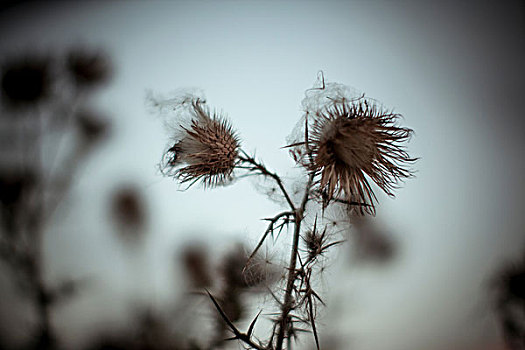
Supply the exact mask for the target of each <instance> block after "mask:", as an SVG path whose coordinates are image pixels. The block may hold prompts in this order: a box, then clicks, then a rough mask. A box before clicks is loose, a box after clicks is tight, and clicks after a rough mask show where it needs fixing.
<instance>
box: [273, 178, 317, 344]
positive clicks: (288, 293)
mask: <svg viewBox="0 0 525 350" xmlns="http://www.w3.org/2000/svg"><path fill="white" fill-rule="evenodd" d="M314 176H315V174H314V173H313V172H311V173H310V175H309V177H308V183H307V184H306V188H305V191H304V196H303V199H302V201H301V206H300V207H299V208H298V209H296V210H295V222H294V224H295V227H294V233H293V243H292V254H291V256H290V264H289V266H288V281H287V283H286V290H285V293H284V302H283V304H282V310H281V317H280V319H279V332H278V334H277V344H276V347H275V350H282V348H283V340H284V338H285V335H286V328H287V327H286V326H287V324H288V316H289V314H290V311H291V310H292V309H293V302H292V291H293V286H294V283H295V279H296V276H297V274H296V270H295V266H296V264H297V256H298V254H299V236H300V235H299V234H300V233H301V222H302V221H303V218H304V211H305V209H306V203H307V202H308V199H309V196H310V188H311V187H312V183H313V180H314Z"/></svg>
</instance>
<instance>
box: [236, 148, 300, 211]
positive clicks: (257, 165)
mask: <svg viewBox="0 0 525 350" xmlns="http://www.w3.org/2000/svg"><path fill="white" fill-rule="evenodd" d="M241 152H242V153H243V156H239V159H240V160H241V162H244V163H248V164H251V165H252V166H251V167H249V170H250V171H259V172H260V173H261V174H262V175H264V176H268V177H271V178H272V179H274V180H275V182H276V183H277V185H278V186H279V188H280V189H281V192H282V193H283V195H284V198H286V201H287V202H288V205H289V206H290V209H292V211H293V212H295V211H296V208H295V205H294V204H293V201H292V199H291V197H290V195H289V194H288V192H287V191H286V189H285V188H284V185H283V182H282V180H281V178H280V177H279V175H277V174H276V173H272V172H271V171H269V170H268V169H267V168H266V167H265V166H264V165H263V164H261V163H259V162H257V160H255V158H253V157H251V156H249V155H248V154H247V153H246V152H245V151H243V150H241Z"/></svg>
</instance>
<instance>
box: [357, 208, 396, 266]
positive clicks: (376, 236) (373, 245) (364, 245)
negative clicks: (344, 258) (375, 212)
mask: <svg viewBox="0 0 525 350" xmlns="http://www.w3.org/2000/svg"><path fill="white" fill-rule="evenodd" d="M351 223H352V229H351V230H350V233H352V234H353V236H354V237H353V238H354V240H355V249H356V254H357V258H358V259H360V260H362V261H364V262H376V263H387V262H391V261H392V260H393V259H394V258H395V257H396V253H397V245H396V241H394V239H393V238H392V237H391V236H389V235H387V234H386V233H385V232H383V231H382V230H380V229H379V228H378V227H377V225H375V224H374V223H373V222H372V220H371V219H370V218H368V217H362V216H358V215H355V214H354V215H352V216H351Z"/></svg>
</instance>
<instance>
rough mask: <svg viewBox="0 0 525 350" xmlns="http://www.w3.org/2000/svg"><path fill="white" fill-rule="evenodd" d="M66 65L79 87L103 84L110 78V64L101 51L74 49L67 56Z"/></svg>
mask: <svg viewBox="0 0 525 350" xmlns="http://www.w3.org/2000/svg"><path fill="white" fill-rule="evenodd" d="M66 65H67V69H68V70H69V72H70V74H71V76H72V77H73V79H74V80H75V82H76V84H77V85H78V86H79V87H88V86H93V85H98V84H101V83H104V82H106V81H107V80H108V79H109V77H110V76H111V70H112V68H111V62H110V60H109V57H108V56H107V55H106V54H104V53H103V52H101V51H92V50H88V49H85V48H77V49H74V50H72V51H71V52H70V53H69V55H68V56H67V61H66Z"/></svg>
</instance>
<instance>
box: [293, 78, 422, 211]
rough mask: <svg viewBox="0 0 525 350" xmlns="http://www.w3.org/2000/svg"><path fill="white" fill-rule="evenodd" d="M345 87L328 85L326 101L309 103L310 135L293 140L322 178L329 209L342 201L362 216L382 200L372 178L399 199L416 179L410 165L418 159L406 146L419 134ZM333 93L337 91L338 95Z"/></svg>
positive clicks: (295, 148)
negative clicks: (405, 184) (404, 185)
mask: <svg viewBox="0 0 525 350" xmlns="http://www.w3.org/2000/svg"><path fill="white" fill-rule="evenodd" d="M345 89H346V87H344V86H342V85H340V84H328V85H327V86H324V87H323V88H322V89H319V90H328V93H327V92H326V91H323V93H322V95H323V97H325V99H323V100H319V97H318V96H316V98H317V99H318V100H316V103H314V104H311V103H310V104H309V103H308V102H310V101H308V100H307V101H306V102H307V103H305V101H303V105H305V107H306V115H305V118H304V119H303V121H302V122H301V123H303V124H304V125H303V126H302V127H301V130H302V133H304V134H303V135H301V136H302V137H301V139H300V142H297V141H295V142H292V143H293V144H292V146H293V148H292V155H293V156H294V158H295V159H296V161H297V162H299V163H300V164H301V165H303V166H305V167H306V168H307V169H308V170H310V171H314V172H316V174H318V175H319V176H320V179H319V180H318V184H319V192H320V194H321V196H322V198H323V203H324V205H325V206H326V205H327V204H328V202H330V201H331V200H333V199H339V200H344V201H346V202H349V203H351V204H352V206H353V207H354V208H356V209H357V210H356V212H357V213H358V214H360V215H363V214H364V213H370V214H373V213H375V207H374V204H375V201H376V196H375V194H374V192H373V190H372V187H371V185H370V183H369V179H370V180H372V181H373V182H375V183H376V185H377V186H379V188H381V189H382V190H383V191H384V192H385V193H386V194H388V195H389V196H393V189H395V188H396V186H397V184H398V182H399V181H400V180H402V179H404V178H408V177H410V176H411V171H410V170H409V169H408V168H407V164H409V163H411V162H413V161H415V160H416V159H415V158H411V157H410V156H409V155H408V153H407V152H406V151H405V149H404V147H403V146H402V143H403V142H405V141H407V140H408V139H409V138H410V136H411V134H412V132H413V131H412V130H411V129H409V128H404V127H400V126H398V125H397V122H398V120H399V119H400V117H401V116H400V115H399V114H395V113H393V112H391V111H387V110H385V109H383V108H382V107H381V106H380V105H379V104H378V103H377V101H375V100H372V99H369V98H365V97H364V95H361V96H358V97H355V96H345V92H346V91H345ZM330 91H334V92H335V93H334V96H333V97H330V95H329V93H330ZM318 95H319V94H318ZM308 98H309V97H307V99H308ZM292 141H293V140H292Z"/></svg>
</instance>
